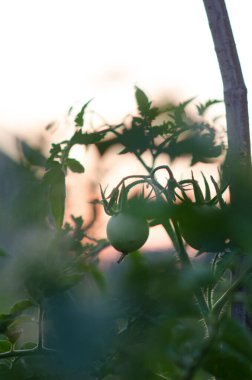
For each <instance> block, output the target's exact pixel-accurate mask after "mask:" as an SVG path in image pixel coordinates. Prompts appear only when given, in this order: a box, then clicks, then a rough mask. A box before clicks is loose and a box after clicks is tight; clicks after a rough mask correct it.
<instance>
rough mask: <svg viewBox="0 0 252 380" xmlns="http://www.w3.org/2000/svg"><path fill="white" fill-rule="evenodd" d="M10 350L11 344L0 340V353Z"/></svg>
mask: <svg viewBox="0 0 252 380" xmlns="http://www.w3.org/2000/svg"><path fill="white" fill-rule="evenodd" d="M10 350H11V343H10V342H9V341H8V340H0V353H2V352H9V351H10Z"/></svg>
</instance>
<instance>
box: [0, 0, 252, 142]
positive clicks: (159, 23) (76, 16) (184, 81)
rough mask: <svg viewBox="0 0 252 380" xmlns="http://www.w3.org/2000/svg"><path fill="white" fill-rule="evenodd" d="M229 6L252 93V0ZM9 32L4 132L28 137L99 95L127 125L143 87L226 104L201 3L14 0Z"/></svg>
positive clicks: (7, 8)
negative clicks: (251, 45)
mask: <svg viewBox="0 0 252 380" xmlns="http://www.w3.org/2000/svg"><path fill="white" fill-rule="evenodd" d="M226 3H227V7H228V10H229V13H230V18H231V23H232V26H233V31H234V35H235V39H236V43H237V47H238V51H239V53H240V59H241V63H242V68H243V72H244V76H245V82H246V84H247V87H248V90H249V95H250V88H252V71H251V66H252V65H251V63H252V62H251V54H250V49H249V45H248V42H249V36H250V35H251V34H252V30H251V29H252V25H251V22H250V15H251V10H252V6H251V1H250V0H244V1H242V2H239V4H238V3H237V1H235V0H227V1H226ZM0 33H1V36H2V41H1V53H2V54H1V57H2V58H1V71H0V83H1V86H0V96H1V105H0V127H1V129H3V130H8V131H11V132H12V133H16V134H18V135H20V136H22V137H23V136H28V135H30V136H31V134H35V135H36V134H38V131H41V130H42V128H43V127H44V126H45V125H46V124H47V123H48V122H50V121H52V120H55V119H58V118H60V117H62V116H63V115H64V114H66V112H67V110H68V109H69V107H70V106H72V105H74V104H82V103H83V102H86V101H87V100H88V99H90V98H92V97H95V99H94V101H93V102H92V108H93V109H95V110H96V111H97V112H99V113H100V114H102V115H103V116H104V117H105V118H107V119H109V120H115V119H116V120H118V119H121V118H123V117H124V115H125V114H127V113H128V112H134V109H135V103H134V86H135V85H138V86H139V87H141V88H143V89H144V91H146V92H147V94H149V96H150V98H152V99H153V100H155V99H157V100H158V99H160V98H161V97H162V96H168V95H174V96H175V97H176V98H177V99H179V100H185V99H188V98H190V97H192V96H196V97H197V100H199V101H204V100H206V99H209V98H218V99H219V98H223V94H222V82H221V77H220V73H219V68H218V64H217V59H216V56H215V52H214V48H213V43H212V39H211V34H210V31H209V28H208V23H207V19H206V15H205V10H204V7H203V2H202V0H198V1H193V2H192V1H188V0H176V1H172V0H157V1H155V3H154V2H151V1H143V0H139V1H133V0H132V1H118V0H107V1H106V2H104V1H103V0H86V1H83V0H74V1H73V0H71V1H70V0H63V1H57V0H55V1H51V0H43V1H42V0H41V1H39V0H38V1H33V0H24V1H21V2H20V1H19V0H8V2H2V7H1V14H0ZM250 84H251V85H250ZM250 86H251V87H250ZM250 110H251V107H250ZM221 112H224V108H222V111H221Z"/></svg>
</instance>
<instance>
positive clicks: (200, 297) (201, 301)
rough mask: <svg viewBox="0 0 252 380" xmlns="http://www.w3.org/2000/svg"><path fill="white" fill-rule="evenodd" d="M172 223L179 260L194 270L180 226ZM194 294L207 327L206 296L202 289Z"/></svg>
mask: <svg viewBox="0 0 252 380" xmlns="http://www.w3.org/2000/svg"><path fill="white" fill-rule="evenodd" d="M172 223H173V226H174V231H175V234H176V237H177V245H176V247H175V249H176V250H177V252H178V256H179V259H180V261H181V264H182V265H183V266H184V268H193V266H192V263H191V260H190V258H189V256H188V254H187V252H186V249H185V247H184V243H183V240H182V237H181V234H180V230H179V227H178V224H177V222H176V221H174V220H173V221H172ZM164 228H165V225H164ZM194 294H195V298H196V299H197V303H198V306H199V309H200V312H201V315H202V317H203V319H204V321H205V324H206V326H207V324H208V318H209V308H208V306H207V303H206V300H205V297H204V294H203V292H202V290H201V289H200V288H199V289H197V290H195V291H194Z"/></svg>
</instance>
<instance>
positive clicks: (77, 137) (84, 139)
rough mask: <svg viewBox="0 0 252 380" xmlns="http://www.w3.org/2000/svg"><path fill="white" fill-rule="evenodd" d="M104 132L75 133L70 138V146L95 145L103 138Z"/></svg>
mask: <svg viewBox="0 0 252 380" xmlns="http://www.w3.org/2000/svg"><path fill="white" fill-rule="evenodd" d="M105 134H106V133H105V132H92V133H82V132H81V131H77V132H75V134H74V135H73V137H72V138H71V145H74V144H81V145H90V144H96V143H97V142H99V141H100V140H102V139H103V138H104V136H105Z"/></svg>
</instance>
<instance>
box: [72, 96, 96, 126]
mask: <svg viewBox="0 0 252 380" xmlns="http://www.w3.org/2000/svg"><path fill="white" fill-rule="evenodd" d="M92 100H93V99H90V100H89V101H88V102H87V103H86V104H84V106H83V107H82V108H81V110H80V112H79V113H78V114H77V116H76V118H75V119H74V121H75V125H76V127H82V126H83V125H84V114H85V111H86V108H87V106H88V105H89V103H90V102H91V101H92Z"/></svg>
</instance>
